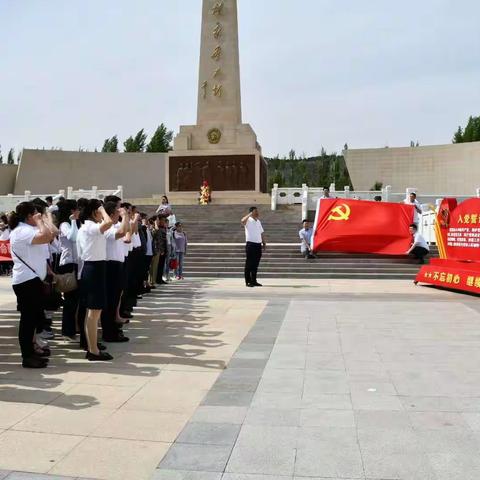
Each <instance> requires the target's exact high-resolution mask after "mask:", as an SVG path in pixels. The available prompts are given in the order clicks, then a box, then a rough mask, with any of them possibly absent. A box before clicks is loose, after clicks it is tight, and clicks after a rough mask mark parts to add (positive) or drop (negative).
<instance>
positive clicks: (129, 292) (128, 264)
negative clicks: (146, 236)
mask: <svg viewBox="0 0 480 480" xmlns="http://www.w3.org/2000/svg"><path fill="white" fill-rule="evenodd" d="M137 259H138V255H137V252H136V249H134V250H132V251H131V252H130V253H129V254H128V257H127V258H126V259H125V267H124V268H125V271H124V275H125V277H124V279H125V288H124V290H123V295H122V304H121V306H120V310H121V311H122V312H125V311H128V310H131V309H132V308H133V307H134V306H135V305H136V303H137V294H136V290H135V289H136V287H135V284H136V280H135V263H136V260H137Z"/></svg>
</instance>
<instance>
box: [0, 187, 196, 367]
mask: <svg viewBox="0 0 480 480" xmlns="http://www.w3.org/2000/svg"><path fill="white" fill-rule="evenodd" d="M0 218H1V222H2V223H1V224H0V235H1V238H2V239H4V240H9V242H10V251H11V255H12V259H13V262H12V263H13V265H12V266H13V268H12V273H11V275H12V285H13V290H14V292H15V294H16V297H17V309H18V311H19V312H20V324H19V334H18V337H19V343H20V350H21V354H22V365H23V367H25V368H45V367H46V366H47V365H48V357H49V356H50V355H51V351H50V348H49V344H48V341H49V340H51V339H53V338H54V333H53V330H52V315H53V312H55V311H56V310H59V309H60V308H61V307H63V308H62V313H61V315H62V322H61V330H62V335H63V337H67V338H68V339H69V340H71V341H77V340H79V343H80V348H82V349H84V350H85V351H86V359H88V360H90V361H109V360H112V359H113V357H112V356H111V355H110V354H109V353H108V352H107V351H106V346H105V345H104V344H103V343H101V342H100V341H99V338H98V331H99V328H101V332H102V341H103V342H106V343H108V342H115V343H117V342H122V343H123V342H128V341H129V338H128V337H127V336H126V335H125V334H124V329H125V325H126V324H128V323H129V322H130V319H131V318H133V312H134V307H135V306H136V305H137V301H138V300H139V299H141V298H142V295H144V294H147V293H149V292H151V290H152V289H155V288H157V286H158V285H162V284H166V283H168V282H170V281H171V280H172V279H173V278H176V279H177V280H182V279H183V262H184V257H185V254H186V251H187V235H186V233H185V232H184V230H183V226H182V224H181V223H180V222H178V221H177V219H176V218H175V215H174V214H173V211H172V207H171V206H170V204H169V203H168V199H167V197H163V198H162V204H161V205H160V207H159V208H158V210H157V212H156V214H155V215H153V216H148V215H147V214H145V213H142V212H139V211H138V209H137V208H136V207H135V206H134V205H131V204H130V203H127V202H122V200H121V199H120V198H119V197H116V196H108V197H106V198H105V199H104V201H100V200H98V199H79V200H78V201H77V200H70V199H64V198H59V199H58V201H57V202H56V203H55V202H54V200H53V199H52V198H51V197H49V198H46V199H45V201H44V200H42V199H40V198H36V199H34V200H32V201H31V202H30V201H29V202H22V203H20V204H19V205H17V207H16V210H15V212H12V213H10V214H8V215H6V216H1V217H0Z"/></svg>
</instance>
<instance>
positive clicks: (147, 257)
mask: <svg viewBox="0 0 480 480" xmlns="http://www.w3.org/2000/svg"><path fill="white" fill-rule="evenodd" d="M143 258H144V261H143V268H144V270H143V281H144V282H148V274H149V272H150V265H151V264H152V258H153V256H152V255H145V256H144V257H143Z"/></svg>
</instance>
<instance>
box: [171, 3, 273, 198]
mask: <svg viewBox="0 0 480 480" xmlns="http://www.w3.org/2000/svg"><path fill="white" fill-rule="evenodd" d="M265 172H266V168H265V164H264V160H263V158H262V154H261V148H260V146H259V144H258V143H257V137H256V135H255V132H254V131H253V129H252V127H251V126H250V125H249V124H245V123H242V105H241V91H240V60H239V48H238V19H237V0H203V11H202V36H201V47H200V71H199V78H198V104H197V124H196V125H190V126H181V127H180V132H179V133H178V135H177V136H176V137H175V141H174V149H173V151H172V152H171V153H170V156H169V161H168V171H167V178H168V180H167V181H168V191H169V192H197V191H198V190H199V188H200V185H201V183H202V182H203V181H204V180H207V181H208V182H209V184H210V186H211V188H212V190H213V191H214V192H215V191H217V192H218V191H236V192H238V191H245V192H248V191H251V192H261V191H263V192H264V191H265V190H266V175H265Z"/></svg>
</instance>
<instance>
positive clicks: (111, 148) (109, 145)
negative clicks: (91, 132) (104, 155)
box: [102, 135, 118, 152]
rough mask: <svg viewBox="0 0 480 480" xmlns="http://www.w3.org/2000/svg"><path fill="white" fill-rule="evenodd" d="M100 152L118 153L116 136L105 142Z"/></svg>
mask: <svg viewBox="0 0 480 480" xmlns="http://www.w3.org/2000/svg"><path fill="white" fill-rule="evenodd" d="M102 152H118V137H117V136H116V135H114V136H113V137H112V138H107V139H106V140H105V142H104V143H103V147H102Z"/></svg>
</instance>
